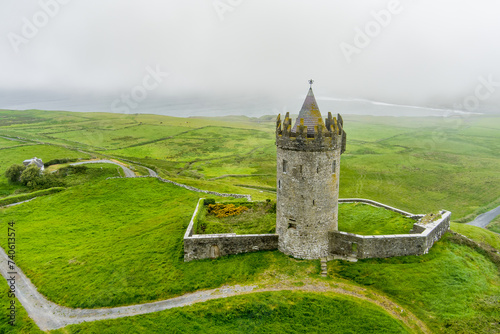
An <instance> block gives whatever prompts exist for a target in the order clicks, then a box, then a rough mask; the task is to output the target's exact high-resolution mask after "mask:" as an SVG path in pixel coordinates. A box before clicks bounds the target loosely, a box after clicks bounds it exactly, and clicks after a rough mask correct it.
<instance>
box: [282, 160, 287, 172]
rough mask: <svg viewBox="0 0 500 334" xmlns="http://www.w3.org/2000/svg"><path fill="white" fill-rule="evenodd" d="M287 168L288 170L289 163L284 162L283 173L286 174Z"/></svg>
mask: <svg viewBox="0 0 500 334" xmlns="http://www.w3.org/2000/svg"><path fill="white" fill-rule="evenodd" d="M286 168H287V162H286V160H283V173H286Z"/></svg>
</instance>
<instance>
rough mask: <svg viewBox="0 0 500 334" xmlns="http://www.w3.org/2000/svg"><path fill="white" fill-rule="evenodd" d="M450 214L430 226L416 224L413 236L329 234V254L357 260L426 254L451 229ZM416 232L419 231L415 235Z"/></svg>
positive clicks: (444, 212) (447, 213)
mask: <svg viewBox="0 0 500 334" xmlns="http://www.w3.org/2000/svg"><path fill="white" fill-rule="evenodd" d="M450 217H451V212H449V211H441V218H440V219H438V220H437V221H435V222H432V223H429V224H418V223H416V224H415V225H414V228H413V234H392V235H359V234H352V233H347V232H340V231H335V232H330V233H329V237H330V254H331V255H341V256H344V257H354V258H358V259H368V258H377V257H392V256H406V255H422V254H426V253H427V252H428V251H429V249H430V248H431V247H432V245H433V244H434V242H436V241H437V240H439V239H440V238H441V237H442V236H443V234H444V233H446V232H447V231H448V229H449V228H450ZM417 231H422V232H420V233H416V232H417Z"/></svg>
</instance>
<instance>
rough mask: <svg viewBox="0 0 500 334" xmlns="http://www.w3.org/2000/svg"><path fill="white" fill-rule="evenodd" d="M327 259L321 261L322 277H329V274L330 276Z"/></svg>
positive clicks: (323, 258)
mask: <svg viewBox="0 0 500 334" xmlns="http://www.w3.org/2000/svg"><path fill="white" fill-rule="evenodd" d="M326 260H327V259H326V257H322V258H321V259H320V261H321V277H327V274H328V266H327V263H326Z"/></svg>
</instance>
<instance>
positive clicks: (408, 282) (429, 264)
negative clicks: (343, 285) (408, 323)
mask: <svg viewBox="0 0 500 334" xmlns="http://www.w3.org/2000/svg"><path fill="white" fill-rule="evenodd" d="M330 270H331V271H332V274H333V275H339V276H340V277H343V278H345V279H349V280H353V281H355V282H357V283H359V284H362V285H365V286H368V287H370V288H374V289H376V290H379V291H383V292H384V293H386V294H387V295H389V296H391V298H394V300H396V301H397V302H398V303H401V304H402V305H405V306H406V307H408V308H410V309H411V310H413V312H415V313H416V315H417V316H418V317H419V318H420V319H422V320H424V321H425V322H426V323H427V324H429V325H430V326H431V327H432V328H433V329H434V330H435V331H436V332H439V333H497V332H498V329H499V327H498V326H499V325H498V322H497V320H498V319H499V318H500V307H499V303H500V299H499V296H500V275H499V268H498V266H496V265H494V264H493V263H492V262H491V261H489V259H488V258H487V257H486V256H485V255H484V254H483V253H482V252H480V251H478V250H475V249H471V248H469V247H467V246H463V245H459V244H457V243H455V242H453V241H452V240H451V239H450V235H445V237H444V238H443V240H441V241H440V242H438V243H436V244H435V245H434V247H433V248H432V249H431V250H430V251H429V254H427V255H423V256H405V257H396V258H389V259H367V260H359V261H358V262H357V263H349V262H342V261H334V262H331V268H330Z"/></svg>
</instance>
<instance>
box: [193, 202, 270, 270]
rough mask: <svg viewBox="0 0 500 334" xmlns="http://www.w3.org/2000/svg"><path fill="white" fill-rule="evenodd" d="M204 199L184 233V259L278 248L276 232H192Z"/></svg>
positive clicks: (198, 258)
mask: <svg viewBox="0 0 500 334" xmlns="http://www.w3.org/2000/svg"><path fill="white" fill-rule="evenodd" d="M203 202H204V199H203V198H202V199H200V200H199V201H198V205H197V207H196V210H195V212H194V214H193V217H192V218H191V222H190V223H189V226H188V228H187V230H186V233H185V235H184V261H185V262H188V261H192V260H201V259H210V258H217V257H219V256H225V255H230V254H240V253H249V252H256V251H260V250H273V249H278V235H277V234H245V235H239V234H193V231H194V226H195V225H196V223H197V220H198V214H199V212H200V210H202V209H203Z"/></svg>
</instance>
